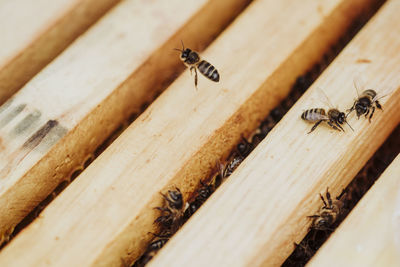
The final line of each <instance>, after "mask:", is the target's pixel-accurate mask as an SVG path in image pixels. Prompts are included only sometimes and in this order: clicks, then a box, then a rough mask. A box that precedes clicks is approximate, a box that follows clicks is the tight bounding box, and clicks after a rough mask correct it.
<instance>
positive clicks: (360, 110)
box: [356, 103, 368, 117]
mask: <svg viewBox="0 0 400 267" xmlns="http://www.w3.org/2000/svg"><path fill="white" fill-rule="evenodd" d="M367 110H368V107H367V106H366V105H364V104H363V103H357V104H356V112H357V117H360V116H361V115H363V114H365V113H367Z"/></svg>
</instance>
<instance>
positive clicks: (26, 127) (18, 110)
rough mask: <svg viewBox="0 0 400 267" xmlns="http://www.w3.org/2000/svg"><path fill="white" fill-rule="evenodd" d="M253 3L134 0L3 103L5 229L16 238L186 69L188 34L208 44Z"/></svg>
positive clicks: (0, 207)
mask: <svg viewBox="0 0 400 267" xmlns="http://www.w3.org/2000/svg"><path fill="white" fill-rule="evenodd" d="M247 3H248V1H247V0H243V1H241V0H240V1H238V0H229V1H222V0H221V1H208V0H202V1H198V0H191V1H190V2H187V5H188V7H187V8H185V9H184V10H183V11H182V12H176V10H179V9H180V6H181V1H178V0H174V1H168V0H163V1H157V3H155V2H154V1H147V0H139V1H137V0H129V1H124V2H122V3H120V4H119V5H118V6H116V7H115V8H114V9H113V10H112V11H111V12H109V13H108V14H107V15H106V16H105V17H104V18H102V19H101V20H100V21H99V22H98V23H97V24H96V25H94V26H93V27H92V28H91V29H90V30H89V31H88V32H86V33H85V34H84V35H82V36H81V38H79V40H77V41H76V42H75V43H73V44H72V45H71V46H70V47H69V48H68V49H67V50H65V51H64V52H63V53H62V54H61V55H60V56H59V57H58V58H57V59H55V60H54V61H53V62H52V63H51V64H50V65H48V66H47V67H46V68H45V69H44V70H43V71H42V72H41V73H40V74H39V75H37V76H36V77H35V78H34V79H33V80H31V81H30V82H29V83H28V84H27V85H26V86H25V87H24V88H23V89H21V90H20V91H19V92H18V93H17V94H16V95H15V96H14V97H13V98H12V99H10V100H9V101H8V102H6V103H5V104H4V105H3V106H2V107H1V108H0V144H1V145H0V151H1V153H0V177H1V179H0V236H2V238H7V236H8V234H9V233H10V232H11V231H12V229H13V227H14V226H15V225H16V224H17V223H18V222H19V221H20V220H21V219H22V218H23V217H24V216H26V215H27V214H28V213H29V212H30V211H31V210H32V209H33V208H34V207H35V206H36V205H37V204H38V203H39V202H40V201H42V200H43V199H44V198H45V197H46V196H47V195H49V194H50V193H51V192H52V191H53V190H54V188H55V187H56V186H57V185H58V184H59V183H60V182H61V181H63V180H68V179H69V177H70V175H71V173H72V172H73V171H74V169H75V168H77V167H79V166H81V164H83V162H84V161H85V159H86V158H87V157H88V155H90V154H91V153H92V152H93V151H94V150H95V149H96V148H97V147H98V146H99V145H100V144H101V143H102V142H103V141H104V140H105V139H106V138H107V137H108V136H109V135H110V134H111V133H112V132H113V131H114V130H115V129H116V128H117V127H118V126H119V125H120V124H121V123H122V122H123V121H125V120H126V119H127V118H128V117H129V115H130V114H132V113H133V112H139V111H140V109H141V106H142V105H143V104H144V103H145V102H147V101H150V100H151V99H152V98H153V97H154V96H155V95H156V94H157V93H158V91H159V90H161V89H162V88H163V86H164V85H163V84H164V83H165V82H168V81H170V80H171V79H173V78H174V76H175V75H177V72H178V73H179V71H180V70H182V69H183V66H182V63H181V62H180V60H179V56H178V53H177V52H176V51H174V50H173V48H174V47H180V45H181V44H180V39H181V38H182V39H184V40H188V42H187V43H188V45H190V44H192V45H193V46H195V47H196V46H197V47H200V46H201V45H203V44H204V43H207V42H209V41H210V40H211V39H213V38H214V36H215V35H216V34H218V33H219V32H220V31H221V30H222V29H223V28H224V27H225V26H226V24H227V23H228V22H229V21H231V20H232V19H233V18H234V17H235V16H236V14H237V13H238V12H239V11H240V10H242V9H243V8H244V7H245V6H246V4H247ZM222 10H223V11H224V14H223V15H221V16H216V14H218V13H220V12H221V11H222ZM206 22H207V23H206ZM208 23H211V24H212V27H210V26H209V24H208ZM143 25H146V27H143ZM198 32H202V33H203V34H202V35H199V34H197V33H198ZM189 40H190V41H189Z"/></svg>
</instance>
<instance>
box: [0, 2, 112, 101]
mask: <svg viewBox="0 0 400 267" xmlns="http://www.w3.org/2000/svg"><path fill="white" fill-rule="evenodd" d="M117 2H119V0H34V1H31V0H2V1H0V33H1V34H0V43H1V49H0V104H2V103H4V102H5V101H6V100H7V99H8V98H9V97H10V96H11V95H12V94H13V93H14V92H16V91H17V90H18V89H20V87H21V86H22V85H23V84H24V83H26V82H27V81H28V80H29V79H30V78H32V77H33V76H34V75H35V74H36V73H37V72H39V71H40V69H42V68H43V67H44V66H45V65H46V64H47V63H49V62H50V61H51V60H52V59H53V58H54V57H55V56H56V55H57V54H59V53H60V52H61V51H62V50H63V49H64V48H65V47H66V46H68V45H69V44H70V43H71V42H72V41H73V40H74V39H75V38H76V37H77V36H79V35H80V34H81V33H82V32H83V31H85V30H86V29H87V28H88V27H89V26H90V25H91V24H92V23H93V22H94V21H95V20H97V19H98V18H99V17H100V16H101V15H103V14H104V13H105V12H106V11H107V10H108V9H110V8H111V7H112V6H113V5H114V4H116V3H117Z"/></svg>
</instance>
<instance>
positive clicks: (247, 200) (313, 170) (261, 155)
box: [149, 0, 400, 266]
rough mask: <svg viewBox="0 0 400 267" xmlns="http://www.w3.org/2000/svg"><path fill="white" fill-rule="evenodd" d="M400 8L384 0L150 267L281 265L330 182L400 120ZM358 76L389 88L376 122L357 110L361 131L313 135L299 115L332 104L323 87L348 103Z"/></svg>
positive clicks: (335, 190) (337, 182) (334, 184)
mask: <svg viewBox="0 0 400 267" xmlns="http://www.w3.org/2000/svg"><path fill="white" fill-rule="evenodd" d="M399 12H400V2H399V1H397V0H394V1H389V2H388V3H387V4H386V5H385V6H383V9H382V10H380V12H379V13H378V14H377V15H376V16H375V17H374V18H373V19H372V20H371V21H370V22H369V23H368V24H367V25H366V26H365V27H364V28H363V30H362V31H361V32H360V33H359V34H358V35H357V36H356V38H355V39H354V40H352V42H351V43H350V44H349V45H348V46H347V47H346V48H345V49H344V51H343V52H342V53H341V54H340V55H339V56H338V58H337V59H336V60H335V61H334V62H333V63H332V64H331V65H330V66H329V68H328V69H327V70H326V71H325V72H324V73H323V74H322V75H321V77H320V78H319V79H318V80H317V81H316V83H315V84H314V85H313V86H312V87H311V88H310V89H309V90H308V91H307V92H306V93H305V95H303V97H302V98H301V99H300V100H299V101H298V102H297V103H296V105H295V106H293V108H292V109H291V110H290V111H289V112H288V113H287V114H286V116H285V117H284V118H283V119H282V120H281V121H280V123H279V124H278V125H277V126H276V127H275V128H274V129H273V130H272V132H270V134H269V135H268V136H267V138H266V139H265V140H264V141H263V142H262V143H261V144H260V145H259V146H258V147H257V148H256V149H255V150H254V151H253V152H252V153H251V154H250V156H249V157H248V158H246V160H245V161H244V162H243V163H242V165H240V166H239V168H238V169H237V170H236V172H234V173H233V175H232V176H230V177H229V179H228V180H227V181H226V182H225V183H224V184H222V186H221V187H220V188H219V189H218V190H217V191H216V192H215V193H214V194H213V195H212V196H211V198H210V199H208V201H207V202H206V203H205V204H204V205H203V206H202V207H201V208H200V210H199V211H198V212H197V213H196V214H194V216H193V217H192V218H191V219H190V220H189V221H188V222H187V223H186V224H185V225H184V226H183V228H182V229H181V230H180V231H178V233H177V234H176V235H175V236H174V237H173V238H172V239H171V240H170V241H169V242H168V243H167V244H166V246H165V247H164V248H162V249H161V251H160V252H159V254H157V256H156V257H155V259H153V261H152V262H150V264H149V266H261V265H263V266H279V265H280V264H282V263H283V261H284V260H285V259H286V258H287V257H288V256H289V254H290V253H291V251H292V250H293V249H294V244H293V243H294V242H297V243H299V242H300V241H301V240H302V238H303V237H304V235H305V234H306V232H307V229H308V227H309V226H310V224H311V221H310V219H309V218H307V216H308V215H312V214H315V212H316V211H317V210H318V209H319V208H320V206H321V200H320V198H319V195H318V194H319V193H320V192H322V193H323V192H325V190H326V188H327V187H328V186H329V189H330V191H331V194H332V196H333V197H336V196H337V195H338V194H339V193H340V192H341V191H342V190H343V189H344V188H345V186H346V185H347V184H348V183H349V182H350V181H351V179H352V178H353V177H354V176H355V175H356V174H357V172H358V171H359V170H360V169H361V167H362V166H363V165H364V164H365V162H366V161H367V159H368V158H369V157H370V156H371V155H372V154H373V153H374V151H375V150H376V149H377V148H378V147H379V146H380V145H381V144H382V143H383V141H384V140H385V139H386V137H387V136H388V135H389V134H390V132H391V131H392V130H393V129H394V127H395V126H397V125H398V123H399V122H400V113H399V104H398V103H399V101H400V76H399V73H400V53H398V52H399V51H400V35H399V34H398V32H397V31H395V30H394V29H396V27H397V26H398V25H399V24H400V17H399V15H398V14H399ZM308 18H309V17H308ZM360 59H364V60H365V59H368V60H369V61H370V63H368V64H365V63H358V62H359V61H360ZM357 73H361V74H363V75H364V76H365V77H367V79H366V82H367V87H368V88H374V89H375V90H376V91H377V92H378V94H383V93H384V92H388V91H387V90H389V92H390V94H389V95H388V96H387V97H386V98H383V99H381V103H382V106H383V109H384V111H383V112H380V111H377V112H375V115H374V118H373V120H372V122H371V123H368V120H366V119H364V118H361V119H360V120H357V119H356V117H355V116H354V114H352V115H351V116H350V118H349V120H350V123H351V125H352V126H353V128H354V129H355V130H354V132H352V131H351V130H350V129H349V128H348V127H347V125H345V126H344V127H345V129H346V132H345V133H342V132H337V131H334V130H332V129H331V128H329V127H327V126H326V125H320V126H319V127H318V128H317V129H316V130H315V131H314V132H313V133H311V134H307V132H308V131H309V130H310V129H311V126H312V124H310V123H306V122H304V121H302V120H301V119H300V115H301V113H302V112H303V111H304V110H305V109H308V108H315V107H324V105H323V104H321V102H320V101H318V99H321V97H320V96H319V94H318V93H317V92H318V89H317V87H320V88H323V90H324V91H325V92H326V94H327V95H328V96H329V98H330V100H331V102H333V103H334V105H337V106H338V107H339V108H340V109H342V110H343V109H346V108H349V107H351V106H352V104H353V99H354V98H355V96H356V91H355V89H354V86H353V78H354V77H355V74H357ZM322 101H323V99H322ZM375 231H379V229H378V228H375ZM328 253H329V251H328ZM320 266H325V265H320ZM336 266H346V265H340V264H339V265H336Z"/></svg>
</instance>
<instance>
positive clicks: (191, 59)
mask: <svg viewBox="0 0 400 267" xmlns="http://www.w3.org/2000/svg"><path fill="white" fill-rule="evenodd" d="M181 42H182V41H181ZM174 50H177V51H179V52H180V53H181V55H180V58H181V60H182V61H183V63H184V64H185V65H186V66H187V67H188V68H189V69H190V74H192V71H193V70H194V74H195V75H194V86H195V87H196V89H197V69H198V70H199V71H200V73H201V74H203V75H204V76H205V77H207V78H208V79H210V80H211V81H214V82H219V73H218V71H217V69H216V68H215V67H214V66H213V65H211V64H210V63H209V62H207V61H206V60H204V59H201V58H200V56H199V54H198V53H197V52H196V51H193V50H191V49H189V48H185V46H184V45H183V42H182V50H181V49H178V48H174Z"/></svg>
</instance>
